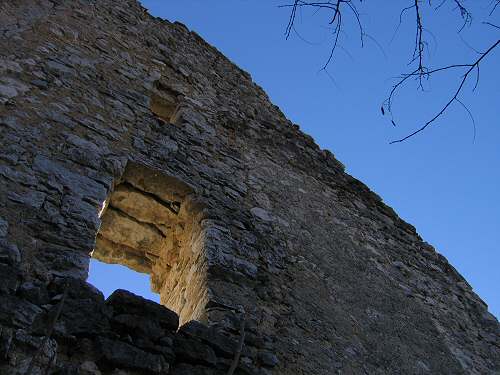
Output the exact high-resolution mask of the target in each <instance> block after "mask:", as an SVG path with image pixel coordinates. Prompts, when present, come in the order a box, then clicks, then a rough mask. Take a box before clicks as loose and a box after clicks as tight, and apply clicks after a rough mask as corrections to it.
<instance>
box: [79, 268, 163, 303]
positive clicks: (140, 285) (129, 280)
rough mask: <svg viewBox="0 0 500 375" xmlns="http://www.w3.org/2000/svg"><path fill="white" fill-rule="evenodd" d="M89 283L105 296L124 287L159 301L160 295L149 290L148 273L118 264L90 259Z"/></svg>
mask: <svg viewBox="0 0 500 375" xmlns="http://www.w3.org/2000/svg"><path fill="white" fill-rule="evenodd" d="M87 281H88V282H89V283H91V284H92V285H94V286H95V287H96V288H97V289H99V290H100V291H101V292H103V293H104V296H105V297H106V298H107V297H109V295H110V294H111V293H113V292H114V291H115V290H116V289H125V290H128V291H129V292H132V293H134V294H137V295H139V296H141V297H144V298H146V299H149V300H151V301H154V302H157V303H160V295H159V294H157V293H154V292H152V291H151V282H150V280H149V275H148V274H144V273H139V272H135V271H133V270H131V269H129V268H127V267H124V266H122V265H119V264H106V263H103V262H100V261H98V260H96V259H91V260H90V270H89V277H88V279H87Z"/></svg>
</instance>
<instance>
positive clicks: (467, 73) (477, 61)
mask: <svg viewBox="0 0 500 375" xmlns="http://www.w3.org/2000/svg"><path fill="white" fill-rule="evenodd" d="M499 44H500V39H499V40H497V41H496V42H495V43H493V44H492V45H491V46H490V48H488V49H487V50H486V51H485V52H484V53H483V54H482V55H481V56H480V57H479V58H478V59H477V60H476V61H475V62H474V63H472V64H464V65H462V66H468V67H469V69H468V70H467V71H466V72H465V74H464V75H463V76H462V80H461V81H460V84H459V86H458V88H457V90H456V91H455V93H454V94H453V96H452V97H451V99H450V100H448V102H447V103H446V104H445V105H444V106H443V107H442V108H441V110H440V111H439V112H438V113H437V114H436V115H435V116H434V117H433V118H431V119H430V120H429V121H427V122H426V123H425V124H424V125H423V126H422V127H420V128H419V129H417V130H415V131H414V132H412V133H410V134H408V135H407V136H405V137H403V138H401V139H396V140H394V141H391V142H390V143H391V144H393V143H399V142H403V141H405V140H407V139H408V138H411V137H413V136H414V135H416V134H418V133H420V132H421V131H423V130H425V129H426V128H427V127H428V126H429V125H430V124H432V123H433V122H434V121H436V120H437V119H438V118H439V117H440V116H441V115H442V114H443V113H444V112H445V111H446V110H447V109H448V108H449V107H450V106H451V105H452V104H453V103H454V102H455V101H456V102H458V103H459V104H461V105H463V103H462V102H461V101H460V100H459V99H458V95H459V94H460V92H461V91H462V88H463V87H464V84H465V82H466V81H467V78H468V77H469V74H470V73H471V72H472V71H473V70H474V69H475V68H478V67H479V64H480V63H481V61H482V60H483V59H484V58H485V57H486V56H488V55H489V54H490V53H491V51H493V50H494V49H495V48H496V47H497V46H498V45H499ZM457 66H458V65H457ZM452 67H456V66H449V67H444V68H440V69H435V70H434V71H432V72H437V71H443V70H446V69H449V68H452ZM427 74H430V73H427ZM412 75H414V73H411V74H409V75H408V76H406V77H405V78H403V80H402V81H404V80H406V79H407V78H408V77H411V76H412ZM476 85H477V81H476Z"/></svg>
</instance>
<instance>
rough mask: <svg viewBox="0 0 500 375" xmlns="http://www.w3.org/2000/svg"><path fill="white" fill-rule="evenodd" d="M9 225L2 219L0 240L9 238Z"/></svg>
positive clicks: (0, 220)
mask: <svg viewBox="0 0 500 375" xmlns="http://www.w3.org/2000/svg"><path fill="white" fill-rule="evenodd" d="M8 230H9V223H8V222H7V221H6V220H4V219H2V218H1V217H0V238H3V237H7V232H8Z"/></svg>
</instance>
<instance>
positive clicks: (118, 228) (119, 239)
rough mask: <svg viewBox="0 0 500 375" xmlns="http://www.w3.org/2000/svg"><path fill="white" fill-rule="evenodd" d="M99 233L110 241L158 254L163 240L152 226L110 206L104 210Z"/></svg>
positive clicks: (142, 251)
mask: <svg viewBox="0 0 500 375" xmlns="http://www.w3.org/2000/svg"><path fill="white" fill-rule="evenodd" d="M99 234H100V235H101V236H103V237H104V238H106V239H108V240H110V241H112V242H115V243H119V244H123V245H125V246H127V247H129V248H132V249H137V251H139V252H140V253H146V252H147V253H153V254H159V253H160V252H161V250H162V248H163V246H164V241H165V238H164V237H163V235H162V233H161V232H160V231H159V230H158V229H157V228H155V227H154V226H151V225H149V224H144V223H140V222H138V221H136V220H134V219H132V218H131V217H129V216H127V215H126V214H124V213H121V212H120V211H118V210H115V209H112V208H108V209H107V210H106V214H105V215H104V216H103V218H102V224H101V230H100V232H99Z"/></svg>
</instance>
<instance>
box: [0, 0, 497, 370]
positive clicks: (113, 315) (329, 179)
mask: <svg viewBox="0 0 500 375" xmlns="http://www.w3.org/2000/svg"><path fill="white" fill-rule="evenodd" d="M0 32H1V34H0V35H1V36H0V146H1V147H0V182H1V184H0V269H1V272H0V278H1V280H0V298H1V302H2V303H0V328H1V332H0V340H1V341H0V344H1V345H0V349H1V350H0V357H1V362H0V372H2V371H3V373H15V372H16V371H17V372H18V373H24V372H25V370H26V368H27V366H28V364H29V360H30V358H32V357H33V356H34V355H35V353H36V350H37V348H38V347H40V346H41V342H42V341H43V337H46V336H47V331H46V330H47V327H50V321H51V319H50V317H51V316H52V317H53V316H54V314H55V313H56V312H57V308H58V306H59V304H60V302H61V300H62V299H63V296H64V292H63V290H64V288H63V287H62V285H65V284H66V283H70V284H71V285H72V286H73V287H72V289H71V292H70V293H68V295H67V298H66V302H65V304H64V306H66V307H64V308H63V312H62V313H61V316H60V318H59V319H60V320H58V321H57V322H58V323H56V324H55V328H54V334H53V335H52V336H51V337H50V339H49V340H46V343H45V344H44V345H43V346H42V348H43V353H41V354H40V356H41V357H40V358H42V360H41V361H40V362H39V366H38V367H37V370H36V371H38V373H39V374H42V373H43V371H45V368H44V367H43V366H46V365H47V364H48V363H50V367H49V373H53V374H74V373H77V374H80V373H81V374H89V373H90V374H114V375H117V374H147V373H152V374H155V373H156V374H158V373H169V372H170V373H174V374H218V373H220V372H222V373H224V372H226V371H227V368H228V367H229V364H230V357H231V355H232V354H233V353H234V351H235V347H234V343H235V342H236V340H237V339H238V337H239V335H240V321H241V313H240V312H241V311H245V312H246V319H245V321H246V324H245V345H244V348H246V349H244V350H246V351H245V352H244V353H242V358H241V360H240V362H239V363H240V366H239V368H238V370H237V371H238V373H239V374H269V373H270V372H271V373H274V374H287V375H288V374H318V375H326V374H328V375H329V374H332V373H339V374H367V373H368V374H494V373H496V372H498V371H500V348H499V325H498V322H497V320H496V319H495V318H494V317H493V316H492V315H491V314H490V313H489V312H488V310H487V306H486V305H485V304H484V302H483V301H481V300H480V299H479V297H478V296H477V295H476V294H475V293H474V292H473V291H472V289H471V287H470V286H469V285H468V284H467V282H466V281H465V280H464V279H463V278H462V277H461V276H460V275H459V274H458V273H457V272H456V270H455V269H454V268H453V267H452V266H451V265H450V264H449V263H448V262H447V261H446V259H444V258H443V257H442V256H441V255H440V254H439V253H437V252H436V251H435V250H434V249H433V248H432V246H430V245H429V244H427V243H426V242H424V241H423V240H422V239H421V238H420V236H419V235H418V234H417V232H416V230H415V228H413V227H412V226H411V225H409V224H408V223H405V222H404V221H402V220H401V219H400V218H399V217H398V216H397V215H396V213H395V212H394V211H393V210H392V209H391V208H390V207H387V206H386V205H385V204H384V203H383V202H382V201H381V199H380V197H378V196H377V195H376V194H375V193H373V192H371V191H370V190H369V189H368V188H367V187H366V186H365V185H363V184H362V183H361V182H359V181H357V180H356V179H354V178H352V177H351V176H349V175H348V174H346V173H345V172H344V168H343V166H342V164H341V163H340V162H338V161H337V160H336V159H335V157H334V156H333V155H332V153H330V152H329V151H327V150H321V149H320V148H319V147H318V146H317V145H316V144H315V143H314V141H313V140H312V139H311V137H309V136H307V135H306V134H304V133H302V132H301V131H300V129H299V127H298V126H297V125H295V124H292V123H291V122H290V121H288V120H287V119H286V118H285V116H284V115H283V114H282V113H281V111H280V110H279V108H277V107H276V106H274V105H273V104H272V103H271V102H270V101H269V100H268V98H267V96H266V94H265V93H264V92H263V91H262V89H261V88H260V87H258V86H257V85H255V84H254V83H253V82H252V80H251V77H250V76H249V75H248V73H246V72H243V71H242V70H240V69H239V68H238V67H236V66H235V65H233V64H232V63H231V62H230V61H228V59H226V58H225V57H224V56H223V55H221V54H220V53H219V52H218V51H217V50H216V49H215V48H214V47H212V46H210V45H208V44H207V43H205V42H204V41H203V40H202V39H201V38H200V37H199V36H198V35H197V34H196V33H194V32H190V31H189V30H187V28H186V27H185V26H183V25H181V24H178V23H170V22H168V21H165V20H161V19H157V18H154V17H152V16H150V15H149V14H148V13H147V12H146V11H145V10H144V9H143V8H142V7H141V6H140V5H139V4H138V3H137V2H136V1H133V0H123V1H120V2H118V1H111V0H76V1H69V0H50V1H49V0H4V1H2V2H1V3H0ZM139 176H142V177H139ZM142 178H143V180H144V181H143V182H141V181H142ZM138 202H140V204H133V203H138ZM103 203H104V205H103ZM153 207H155V208H154V209H153ZM153 211H154V214H153V213H152V212H153ZM100 215H101V216H100ZM92 252H94V254H95V256H96V257H97V258H100V259H103V260H106V261H109V262H115V261H117V262H119V263H123V264H125V265H128V266H129V267H131V268H135V269H137V270H142V271H143V272H148V273H150V274H151V277H152V287H153V288H154V289H155V290H157V291H158V292H159V293H160V294H161V301H162V303H163V304H165V305H166V306H169V307H171V308H173V309H174V310H175V311H176V312H177V313H179V314H180V317H181V320H182V321H183V322H185V321H188V320H189V319H191V318H196V319H200V320H201V321H203V323H205V324H206V325H196V324H197V323H191V325H196V327H198V328H199V329H198V330H197V331H196V332H197V333H196V335H197V336H196V335H195V336H196V338H195V340H194V341H190V340H187V341H186V340H184V339H183V338H182V337H181V336H182V335H181V333H175V332H174V331H175V328H174V327H173V326H169V325H167V326H165V325H163V326H162V324H163V323H161V319H163V318H158V315H161V316H163V314H168V315H171V314H172V313H171V312H165V311H168V310H166V309H165V308H164V307H161V306H159V305H154V306H155V307H153V306H152V305H150V304H149V303H147V302H144V301H142V302H137V301H135V300H134V301H135V302H130V301H128V297H126V296H124V295H123V293H124V292H123V293H121V292H120V293H119V295H122V297H123V298H122V300H121V302H117V301H116V298H117V297H116V298H115V297H114V298H112V299H111V301H110V300H108V301H104V299H103V298H102V296H101V295H100V293H99V292H98V291H96V290H94V289H93V288H92V287H91V286H90V285H88V284H86V283H85V279H86V277H87V272H88V264H89V259H90V257H91V255H92ZM125 294H126V293H125ZM130 298H131V299H134V298H132V297H130ZM118 300H119V301H120V298H118ZM124 306H125V307H124ZM64 309H67V311H65V310H64ZM80 311H81V312H82V313H80ZM151 311H155V312H154V313H152V312H151ZM158 311H162V312H161V313H160V312H158ZM77 312H78V313H77ZM157 312H158V313H157ZM51 314H52V315H51ZM155 314H156V315H155ZM55 315H57V314H55ZM123 315H125V317H124V316H123ZM158 319H160V321H158ZM149 322H152V323H151V324H152V325H153V326H150V323H149ZM72 325H74V326H75V327H72ZM157 325H158V326H160V327H163V328H161V330H156V328H155V327H157ZM147 327H149V328H147ZM151 327H153V328H151ZM165 327H166V328H165ZM200 327H203V328H200ZM141 330H142V331H141ZM207 330H208V331H210V332H212V333H214V332H215V333H214V335H215V336H210V335H209V334H208V333H206V332H207ZM181 331H182V329H181V330H180V331H179V332H181ZM140 332H143V333H140ZM144 332H146V333H144ZM155 332H156V333H155ZM158 332H161V334H159V333H158ZM172 335H173V336H174V338H173V339H172V337H171V336H172ZM200 335H201V336H200ZM169 337H170V340H169ZM176 337H179V339H176ZM218 337H226V338H228V339H229V340H232V341H231V342H233V346H230V347H229V348H226V349H224V350H222V349H217V350H219V351H217V350H216V349H214V347H213V346H214V345H218V344H217V343H218V342H219V341H218V340H219V339H218ZM221 345H222V344H221ZM207 348H210V349H207ZM138 350H139V351H138ZM169 350H171V351H173V353H174V355H171V354H170V351H169ZM210 350H212V351H215V354H214V355H212V354H210V353H212V352H211V351H210ZM200 353H201V354H200ZM221 353H223V354H221ZM196 355H202V356H204V357H203V358H204V359H200V358H197V357H196ZM128 359H131V360H132V362H130V361H127V360H128ZM165 364H168V366H166V365H165ZM42 365H43V366H42ZM41 366H42V367H41Z"/></svg>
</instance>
